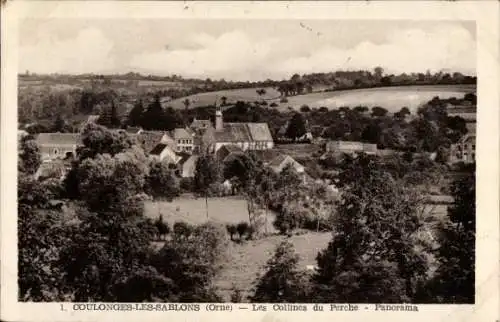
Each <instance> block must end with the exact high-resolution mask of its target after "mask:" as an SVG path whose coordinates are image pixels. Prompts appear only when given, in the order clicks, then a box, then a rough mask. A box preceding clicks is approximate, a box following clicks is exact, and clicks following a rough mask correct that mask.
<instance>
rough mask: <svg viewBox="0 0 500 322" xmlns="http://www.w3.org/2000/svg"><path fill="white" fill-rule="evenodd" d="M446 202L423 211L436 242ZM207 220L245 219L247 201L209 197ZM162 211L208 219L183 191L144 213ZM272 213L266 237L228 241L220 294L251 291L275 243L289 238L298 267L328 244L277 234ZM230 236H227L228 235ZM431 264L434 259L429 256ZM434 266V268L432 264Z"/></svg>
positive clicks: (321, 236)
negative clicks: (243, 240) (240, 241)
mask: <svg viewBox="0 0 500 322" xmlns="http://www.w3.org/2000/svg"><path fill="white" fill-rule="evenodd" d="M446 209H447V206H446V205H442V204H440V205H428V206H427V209H426V211H425V212H426V213H427V214H428V215H430V217H432V219H431V220H426V227H427V229H424V230H423V231H422V235H421V236H422V237H423V238H425V239H427V240H428V241H431V242H432V243H433V244H435V245H436V240H435V237H434V235H433V234H432V232H431V230H430V229H432V228H433V227H435V226H436V224H437V223H438V222H439V221H441V220H443V219H444V218H445V216H446ZM208 210H209V220H210V221H214V222H219V223H223V224H226V223H238V222H241V221H248V212H247V208H246V201H245V200H243V199H241V198H239V197H224V198H209V199H208ZM160 213H161V214H163V217H164V218H165V220H166V221H167V222H168V223H169V224H170V225H172V224H173V223H175V222H176V221H179V220H182V221H186V222H189V223H191V224H201V223H204V222H206V221H207V217H206V210H205V199H204V198H198V199H196V198H193V197H190V196H188V195H184V196H182V197H181V198H177V199H175V200H174V201H173V202H148V203H147V204H146V215H147V216H148V217H150V218H153V219H156V218H157V217H158V215H159V214H160ZM272 221H273V216H272V214H271V215H270V216H269V222H268V229H269V232H270V233H271V234H270V235H268V236H267V237H264V238H261V239H257V240H250V241H245V242H243V243H236V242H230V243H229V247H228V250H227V256H228V257H227V260H226V261H225V263H224V264H223V268H222V271H221V273H220V275H219V276H218V278H217V279H216V281H215V285H216V286H217V288H218V289H219V290H220V293H221V295H222V296H223V297H224V298H225V299H226V300H229V298H230V295H231V293H232V291H233V289H234V288H237V289H239V290H241V291H242V296H243V297H244V298H245V297H247V296H249V295H250V294H251V290H252V287H253V286H254V283H255V280H256V279H257V277H258V276H261V275H262V274H263V273H264V271H265V265H266V262H267V261H268V260H269V258H271V256H273V254H274V251H275V248H276V246H277V245H278V244H279V243H280V242H281V241H283V240H286V239H288V240H289V241H290V242H291V243H292V244H293V245H294V248H295V251H296V252H297V254H298V255H299V257H300V262H299V268H301V269H306V266H307V265H316V256H317V255H318V252H319V251H321V250H323V249H325V248H326V247H327V246H328V242H329V241H330V240H331V233H316V232H305V233H303V234H297V235H293V236H291V237H289V238H288V237H285V236H280V235H278V234H276V231H275V229H274V228H273V227H272ZM228 238H229V237H228ZM430 260H431V266H433V264H434V259H433V258H432V256H431V258H430ZM431 269H432V270H433V269H434V268H433V267H431Z"/></svg>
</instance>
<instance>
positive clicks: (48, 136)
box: [35, 133, 82, 161]
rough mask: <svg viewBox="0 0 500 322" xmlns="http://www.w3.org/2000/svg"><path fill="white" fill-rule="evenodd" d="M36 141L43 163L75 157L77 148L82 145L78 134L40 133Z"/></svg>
mask: <svg viewBox="0 0 500 322" xmlns="http://www.w3.org/2000/svg"><path fill="white" fill-rule="evenodd" d="M35 141H36V143H37V145H38V147H39V149H40V154H41V157H42V161H52V160H55V159H65V158H68V157H74V156H76V148H77V147H78V146H80V145H81V144H82V142H81V138H80V135H79V134H78V133H40V134H38V135H37V136H36V139H35Z"/></svg>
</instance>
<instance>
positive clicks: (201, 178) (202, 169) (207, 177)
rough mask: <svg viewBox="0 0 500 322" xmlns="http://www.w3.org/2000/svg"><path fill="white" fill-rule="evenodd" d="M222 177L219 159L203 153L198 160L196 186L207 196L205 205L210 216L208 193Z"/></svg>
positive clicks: (195, 172)
mask: <svg viewBox="0 0 500 322" xmlns="http://www.w3.org/2000/svg"><path fill="white" fill-rule="evenodd" d="M220 179H221V174H220V169H219V164H218V162H217V160H216V159H215V158H214V157H213V156H212V155H208V154H204V155H201V156H200V157H199V158H198V159H197V160H196V168H195V171H194V188H195V190H196V192H197V193H199V194H202V195H204V196H205V207H206V213H207V218H208V195H209V193H210V188H211V187H212V186H213V185H214V184H215V183H217V182H219V181H220Z"/></svg>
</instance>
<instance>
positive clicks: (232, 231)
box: [226, 224, 238, 240]
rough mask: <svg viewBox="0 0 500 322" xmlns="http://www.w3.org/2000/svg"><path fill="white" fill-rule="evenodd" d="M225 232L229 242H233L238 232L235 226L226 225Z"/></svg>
mask: <svg viewBox="0 0 500 322" xmlns="http://www.w3.org/2000/svg"><path fill="white" fill-rule="evenodd" d="M226 230H227V232H228V234H229V237H230V238H231V240H234V239H233V237H234V235H235V234H236V233H237V232H238V230H237V229H236V225H232V224H228V225H226Z"/></svg>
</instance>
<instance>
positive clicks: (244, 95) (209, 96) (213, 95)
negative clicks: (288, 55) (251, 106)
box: [168, 87, 280, 108]
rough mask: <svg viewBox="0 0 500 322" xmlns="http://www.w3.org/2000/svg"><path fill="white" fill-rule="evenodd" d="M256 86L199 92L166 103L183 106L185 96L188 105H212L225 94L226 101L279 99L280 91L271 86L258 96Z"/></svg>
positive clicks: (175, 106) (178, 106) (176, 106)
mask: <svg viewBox="0 0 500 322" xmlns="http://www.w3.org/2000/svg"><path fill="white" fill-rule="evenodd" d="M257 89H258V88H243V89H231V90H224V91H217V92H207V93H200V94H196V95H191V96H187V97H183V98H179V99H175V100H172V101H171V102H169V104H168V105H170V106H172V107H174V108H184V103H183V101H184V100H185V99H186V98H187V99H189V101H190V102H191V105H190V107H198V106H207V105H213V104H214V103H215V102H216V100H218V103H219V104H220V102H221V101H220V98H221V97H223V96H225V97H226V98H227V102H228V103H236V102H237V101H249V102H253V101H262V100H266V101H269V102H270V101H279V96H280V93H279V92H278V91H276V90H275V89H273V88H270V87H269V88H266V94H264V95H262V96H259V95H258V94H257V92H256V90H257Z"/></svg>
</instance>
